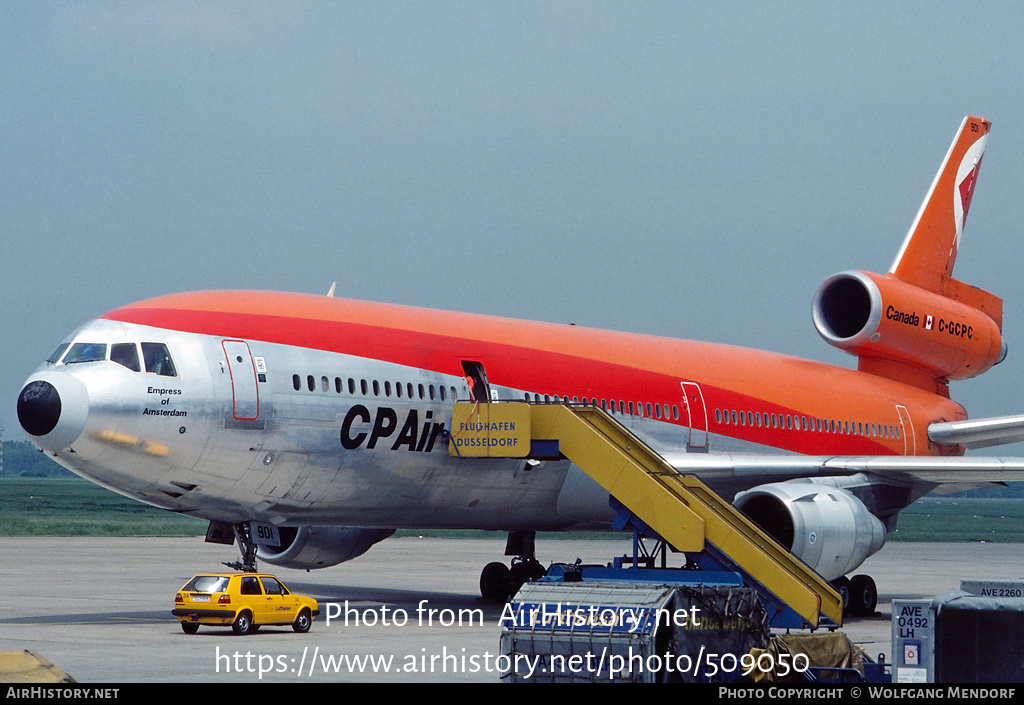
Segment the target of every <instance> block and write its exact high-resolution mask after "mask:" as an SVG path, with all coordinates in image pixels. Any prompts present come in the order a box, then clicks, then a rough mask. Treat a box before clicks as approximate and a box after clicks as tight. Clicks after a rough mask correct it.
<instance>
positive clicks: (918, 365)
mask: <svg viewBox="0 0 1024 705" xmlns="http://www.w3.org/2000/svg"><path fill="white" fill-rule="evenodd" d="M990 127H991V123H990V122H989V121H988V120H983V119H982V118H978V117H972V116H968V117H966V118H964V121H963V123H962V124H961V125H960V129H959V131H958V132H957V135H956V138H955V139H954V140H953V144H952V145H951V146H950V148H949V151H948V152H947V153H946V158H945V160H943V162H942V166H941V167H940V168H939V172H938V174H936V175H935V180H934V181H933V182H932V186H931V189H929V191H928V195H927V196H926V197H925V199H924V203H922V204H921V209H920V210H919V211H918V213H917V217H916V218H915V219H914V223H913V225H911V227H910V231H909V232H908V233H907V237H906V239H905V240H904V242H903V246H902V247H901V248H900V251H899V254H897V255H896V260H895V261H894V262H893V265H892V267H891V269H890V271H889V272H888V273H887V274H885V275H884V276H883V275H879V274H874V273H871V272H861V271H848V272H840V273H839V274H835V275H833V276H831V277H829V278H828V279H827V280H825V282H824V283H823V284H822V285H821V286H820V287H819V288H818V291H817V293H816V294H815V296H814V305H813V316H814V324H815V327H816V328H817V329H818V333H820V334H821V337H823V338H824V339H825V340H826V341H827V342H828V343H829V344H830V345H833V346H835V347H837V348H840V349H841V350H844V351H846V352H848V353H850V354H852V355H856V356H857V358H858V368H859V369H860V370H861V371H864V372H870V373H872V374H876V375H879V376H882V377H888V378H890V379H894V380H897V381H900V382H906V383H908V384H913V385H916V386H918V387H921V388H923V389H927V390H929V391H934V392H936V393H938V394H942V395H943V396H947V397H948V396H949V380H951V379H965V378H968V377H974V376H977V375H980V374H981V373H982V372H985V371H986V370H988V369H990V368H991V367H992V366H993V365H995V364H997V363H999V362H1001V361H1002V359H1003V357H1005V355H1006V347H1005V344H1004V343H1003V341H1002V334H1001V332H1002V317H1003V302H1002V300H1001V299H999V298H998V297H996V296H993V295H992V294H990V293H988V292H987V291H983V290H981V289H978V288H976V287H973V286H970V285H969V284H965V283H964V282H961V281H958V280H956V279H954V278H953V277H952V272H953V264H954V263H955V262H956V256H957V251H958V250H959V247H960V235H961V233H962V232H963V228H964V222H965V221H966V219H967V212H968V210H969V209H970V206H971V197H972V196H973V194H974V187H975V185H976V184H977V182H978V170H979V169H980V168H981V159H982V156H983V155H984V152H985V141H986V139H987V137H988V131H989V128H990Z"/></svg>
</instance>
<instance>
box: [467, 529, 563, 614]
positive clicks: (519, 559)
mask: <svg viewBox="0 0 1024 705" xmlns="http://www.w3.org/2000/svg"><path fill="white" fill-rule="evenodd" d="M535 538H536V532H535V531H510V532H508V541H506V542H505V555H506V556H515V557H514V558H513V559H512V566H511V567H508V566H506V565H505V564H504V563H498V562H494V563H488V564H487V565H485V566H484V569H483V571H482V572H481V573H480V596H481V597H483V598H484V599H485V600H491V601H494V602H504V601H505V600H507V599H508V598H510V597H512V596H513V595H515V594H516V593H517V592H519V588H521V587H522V586H523V584H524V583H526V582H527V581H529V580H536V579H537V578H543V577H544V575H545V573H547V570H545V568H544V566H542V565H541V564H540V563H539V562H537V558H536V556H535V551H534V540H535Z"/></svg>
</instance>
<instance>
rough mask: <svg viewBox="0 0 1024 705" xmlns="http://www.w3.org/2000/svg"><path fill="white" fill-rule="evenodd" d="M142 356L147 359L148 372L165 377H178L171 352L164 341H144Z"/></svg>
mask: <svg viewBox="0 0 1024 705" xmlns="http://www.w3.org/2000/svg"><path fill="white" fill-rule="evenodd" d="M142 358H143V359H144V360H145V361H146V372H149V373H151V374H155V375H163V376H164V377H177V375H178V373H177V372H176V371H175V370H174V363H173V362H172V361H171V353H170V352H168V350H167V346H166V345H164V344H163V343H143V344H142Z"/></svg>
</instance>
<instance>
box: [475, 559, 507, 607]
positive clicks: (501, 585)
mask: <svg viewBox="0 0 1024 705" xmlns="http://www.w3.org/2000/svg"><path fill="white" fill-rule="evenodd" d="M508 577H509V576H508V567H507V566H506V565H505V564H504V563H497V562H495V563H488V564H487V565H485V566H484V569H483V571H482V572H481V573H480V596H481V597H483V598H484V599H485V600H492V601H494V602H504V601H505V600H507V599H508Z"/></svg>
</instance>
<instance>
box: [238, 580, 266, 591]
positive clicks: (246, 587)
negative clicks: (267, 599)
mask: <svg viewBox="0 0 1024 705" xmlns="http://www.w3.org/2000/svg"><path fill="white" fill-rule="evenodd" d="M240 592H241V593H242V594H243V595H262V594H263V590H262V589H260V581H259V580H257V579H256V578H253V577H248V576H247V577H243V578H242V589H241V590H240Z"/></svg>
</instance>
